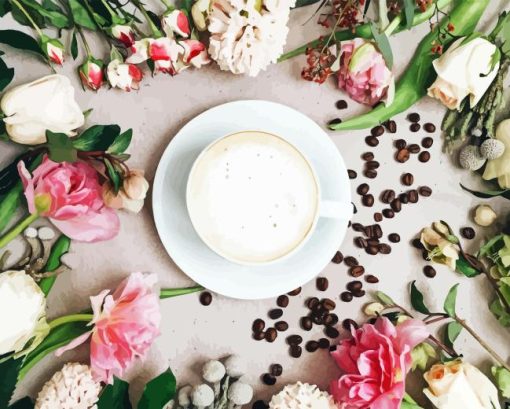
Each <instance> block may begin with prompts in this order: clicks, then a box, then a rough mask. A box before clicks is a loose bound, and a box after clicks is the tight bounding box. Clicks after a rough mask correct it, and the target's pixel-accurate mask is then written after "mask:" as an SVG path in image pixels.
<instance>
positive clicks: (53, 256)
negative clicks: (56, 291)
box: [39, 234, 71, 296]
mask: <svg viewBox="0 0 510 409" xmlns="http://www.w3.org/2000/svg"><path fill="white" fill-rule="evenodd" d="M69 247H71V239H70V238H69V237H67V236H65V235H63V234H62V235H61V236H60V237H59V238H58V239H57V241H55V243H54V244H53V246H52V247H51V252H50V256H49V258H48V261H47V262H46V266H45V267H44V271H47V272H52V271H55V270H56V269H57V268H58V267H60V265H61V262H60V258H61V257H62V256H63V255H64V254H66V253H67V252H68V251H69ZM56 279H57V277H56V276H53V277H46V278H43V279H42V280H41V281H40V283H39V287H41V290H42V292H43V293H44V295H46V296H47V295H48V294H49V292H50V290H51V287H53V284H54V283H55V280H56Z"/></svg>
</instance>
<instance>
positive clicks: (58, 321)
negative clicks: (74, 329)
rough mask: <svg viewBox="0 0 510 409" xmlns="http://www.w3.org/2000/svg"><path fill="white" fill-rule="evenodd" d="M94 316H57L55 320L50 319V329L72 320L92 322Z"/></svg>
mask: <svg viewBox="0 0 510 409" xmlns="http://www.w3.org/2000/svg"><path fill="white" fill-rule="evenodd" d="M93 318H94V315H92V314H72V315H64V316H63V317H58V318H55V319H54V320H53V321H50V322H49V323H48V325H49V326H50V330H52V329H54V328H56V327H58V326H60V325H64V324H67V323H70V322H90V321H92V319H93Z"/></svg>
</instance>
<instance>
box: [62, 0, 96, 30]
mask: <svg viewBox="0 0 510 409" xmlns="http://www.w3.org/2000/svg"><path fill="white" fill-rule="evenodd" d="M85 1H86V0H85ZM69 7H70V8H71V14H72V15H73V20H74V23H75V24H77V25H79V26H81V27H83V28H88V29H89V30H96V29H97V24H96V23H95V22H94V19H93V17H92V16H91V15H90V13H89V12H88V10H87V8H86V7H85V6H84V5H83V3H82V2H81V1H80V0H69Z"/></svg>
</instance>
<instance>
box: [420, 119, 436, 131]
mask: <svg viewBox="0 0 510 409" xmlns="http://www.w3.org/2000/svg"><path fill="white" fill-rule="evenodd" d="M423 129H425V131H427V132H428V133H434V132H436V126H435V125H434V124H432V123H430V122H427V123H426V124H425V125H423Z"/></svg>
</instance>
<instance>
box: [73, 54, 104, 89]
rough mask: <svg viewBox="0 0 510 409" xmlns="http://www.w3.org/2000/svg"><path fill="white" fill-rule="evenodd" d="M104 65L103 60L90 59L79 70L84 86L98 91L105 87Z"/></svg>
mask: <svg viewBox="0 0 510 409" xmlns="http://www.w3.org/2000/svg"><path fill="white" fill-rule="evenodd" d="M103 65H104V63H103V62H102V61H101V60H97V59H95V58H94V57H88V58H87V61H85V63H83V64H82V65H81V66H80V68H78V73H79V74H80V78H81V82H82V84H83V86H85V87H87V88H90V89H91V90H93V91H97V90H98V89H99V88H101V85H103Z"/></svg>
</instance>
